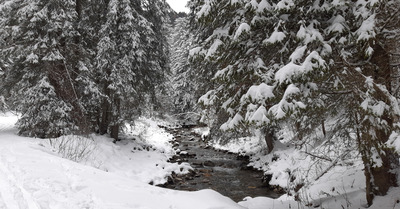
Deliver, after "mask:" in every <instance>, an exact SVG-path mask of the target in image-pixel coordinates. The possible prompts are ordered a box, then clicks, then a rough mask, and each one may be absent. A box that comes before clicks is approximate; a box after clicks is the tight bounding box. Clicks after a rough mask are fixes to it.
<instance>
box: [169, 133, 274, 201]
mask: <svg viewBox="0 0 400 209" xmlns="http://www.w3.org/2000/svg"><path fill="white" fill-rule="evenodd" d="M166 130H167V131H168V132H169V133H171V134H173V135H174V137H175V144H174V148H175V149H176V150H178V155H176V156H174V157H173V158H172V159H171V160H170V161H171V162H178V163H181V162H187V163H189V164H190V165H191V166H192V167H193V168H194V171H193V172H191V173H190V174H188V175H185V176H176V175H172V177H171V178H170V179H169V180H168V182H167V183H166V184H164V185H161V186H162V187H166V188H170V189H176V190H185V191H198V190H202V189H213V190H215V191H217V192H219V193H221V194H222V195H225V196H227V197H229V198H231V199H232V200H234V201H236V202H238V201H242V200H243V198H245V197H248V196H250V197H257V196H265V197H271V198H277V197H279V196H280V195H279V194H277V193H276V192H274V191H273V190H272V189H270V188H269V186H268V183H265V182H263V181H262V178H263V172H262V171H257V170H254V169H252V168H249V167H247V164H248V159H247V158H246V157H240V156H238V155H237V154H234V153H228V152H224V151H218V150H215V149H213V148H211V147H209V146H208V145H207V144H206V143H205V142H204V141H203V140H202V139H201V137H200V136H198V135H197V134H195V133H193V132H192V130H191V129H190V128H176V129H166ZM179 150H180V152H179Z"/></svg>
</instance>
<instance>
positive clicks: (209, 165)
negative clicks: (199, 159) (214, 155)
mask: <svg viewBox="0 0 400 209" xmlns="http://www.w3.org/2000/svg"><path fill="white" fill-rule="evenodd" d="M203 165H204V166H208V167H214V166H215V163H213V162H212V161H210V160H207V161H205V162H204V163H203Z"/></svg>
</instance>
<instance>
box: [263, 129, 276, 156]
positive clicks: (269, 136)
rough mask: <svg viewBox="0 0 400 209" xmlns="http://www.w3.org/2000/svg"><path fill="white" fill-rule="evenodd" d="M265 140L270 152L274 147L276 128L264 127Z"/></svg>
mask: <svg viewBox="0 0 400 209" xmlns="http://www.w3.org/2000/svg"><path fill="white" fill-rule="evenodd" d="M264 134H265V142H266V143H267V146H268V154H269V153H271V152H272V150H273V149H274V139H275V136H274V130H273V129H272V128H264Z"/></svg>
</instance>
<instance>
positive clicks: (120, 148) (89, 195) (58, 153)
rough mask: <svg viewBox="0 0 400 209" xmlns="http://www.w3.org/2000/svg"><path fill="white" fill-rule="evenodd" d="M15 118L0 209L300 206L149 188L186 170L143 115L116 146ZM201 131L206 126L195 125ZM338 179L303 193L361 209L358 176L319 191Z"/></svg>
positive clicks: (379, 201) (5, 144)
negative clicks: (349, 184) (49, 132)
mask: <svg viewBox="0 0 400 209" xmlns="http://www.w3.org/2000/svg"><path fill="white" fill-rule="evenodd" d="M16 120H17V116H15V115H12V114H10V113H8V114H0V209H82V208H86V209H124V208H126V209H128V208H129V209H132V208H138V209H164V208H165V209H235V208H242V209H243V208H248V209H269V208H271V209H272V208H274V209H284V208H307V207H306V206H305V205H304V204H302V203H298V202H295V201H294V200H293V197H290V196H286V195H284V196H282V197H281V198H279V199H277V200H273V199H270V198H267V197H248V198H245V200H244V201H242V202H239V203H235V202H233V201H232V200H231V199H229V198H227V197H224V196H222V195H221V194H219V193H217V192H215V191H213V190H202V191H198V192H184V191H174V190H169V189H164V188H160V187H156V186H152V185H150V184H149V183H151V182H152V183H155V184H157V183H163V182H165V181H166V179H167V176H168V175H170V174H171V172H176V173H179V172H182V173H185V172H188V170H189V169H191V168H190V166H189V165H186V164H182V165H178V164H173V163H168V162H167V159H168V158H169V157H170V156H172V155H173V154H174V153H173V149H172V148H171V144H170V143H168V142H169V141H170V140H172V136H171V135H169V134H167V133H166V132H164V131H163V130H162V129H160V128H158V127H157V125H156V123H155V122H153V121H152V120H147V119H142V120H140V121H138V122H137V123H136V124H135V126H134V127H129V126H127V127H126V131H127V135H126V136H125V137H126V138H127V139H126V140H122V141H120V142H117V143H113V142H112V139H110V138H107V137H104V136H97V135H92V136H90V139H84V138H78V137H74V136H68V137H61V138H59V139H53V140H51V141H50V140H43V139H35V138H26V137H20V136H18V135H17V134H16V132H17V130H16V129H15V128H14V123H15V122H16ZM204 131H207V130H199V132H204ZM133 138H135V140H132V139H133ZM67 141H68V142H69V143H70V144H73V145H74V146H76V145H77V144H78V147H79V150H80V151H82V152H83V153H84V156H79V155H78V157H76V154H77V153H76V152H72V151H69V146H70V144H68V143H66V142H67ZM82 141H83V142H84V143H82ZM245 142H246V143H245ZM242 143H245V144H246V145H245V144H241V143H237V144H236V145H233V144H231V145H229V146H230V149H232V150H233V151H235V149H236V151H239V148H238V146H242V147H245V151H251V150H253V151H254V150H255V149H256V148H257V147H259V144H257V143H258V142H257V141H256V140H254V139H247V140H243V141H242ZM84 148H87V149H84ZM88 150H89V151H88ZM242 151H243V150H242ZM63 157H64V158H63ZM66 158H70V159H74V160H75V161H77V162H74V161H71V160H69V159H66ZM356 167H357V166H356ZM337 172H345V173H346V172H347V173H346V176H347V177H348V178H351V176H352V175H353V176H355V177H356V178H362V173H361V171H358V170H357V169H350V170H347V171H341V170H337V171H336V174H337ZM337 176H340V175H336V176H335V175H334V173H332V175H327V178H321V179H320V184H316V185H314V187H315V188H314V187H313V188H311V189H310V188H309V190H307V191H304V192H309V193H307V194H309V195H310V198H314V199H313V201H321V202H323V203H321V208H342V207H341V206H342V205H343V204H344V208H360V207H361V208H362V206H363V205H364V202H365V201H364V200H363V199H364V196H363V195H364V193H363V189H362V185H361V183H360V185H358V183H357V182H358V181H356V183H354V185H353V187H354V188H355V189H354V190H352V191H348V192H347V193H341V194H338V195H332V196H326V195H325V194H320V193H318V192H319V191H320V190H324V189H326V190H330V189H331V188H332V187H336V186H338V188H339V187H342V185H335V184H336V183H337V181H336V180H337V179H338V178H339V177H337ZM328 177H330V178H328ZM318 186H319V187H318ZM321 186H322V187H323V189H321V188H320V187H321ZM310 191H311V192H310ZM312 192H314V193H315V194H319V195H315V194H314V193H312ZM324 195H325V196H324ZM316 197H319V199H317V198H316ZM399 199H400V189H398V188H394V189H392V190H391V191H390V193H389V195H387V196H385V197H377V198H376V200H375V204H374V205H373V207H372V208H379V209H385V208H390V209H392V208H400V204H396V201H398V200H399Z"/></svg>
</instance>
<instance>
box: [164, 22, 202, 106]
mask: <svg viewBox="0 0 400 209" xmlns="http://www.w3.org/2000/svg"><path fill="white" fill-rule="evenodd" d="M170 44H171V55H170V60H171V61H170V62H171V63H172V64H171V76H170V82H171V86H172V88H171V94H170V97H171V98H173V105H174V112H175V113H185V112H190V111H193V110H194V107H195V105H196V103H197V99H198V98H195V95H194V94H193V92H195V91H196V86H197V84H196V82H195V80H194V79H195V78H196V77H195V75H193V74H195V71H192V70H191V68H190V65H189V51H190V49H191V48H192V44H193V35H192V34H191V32H190V30H189V20H188V18H186V17H183V18H178V19H176V20H175V25H174V27H172V28H171V37H170Z"/></svg>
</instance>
